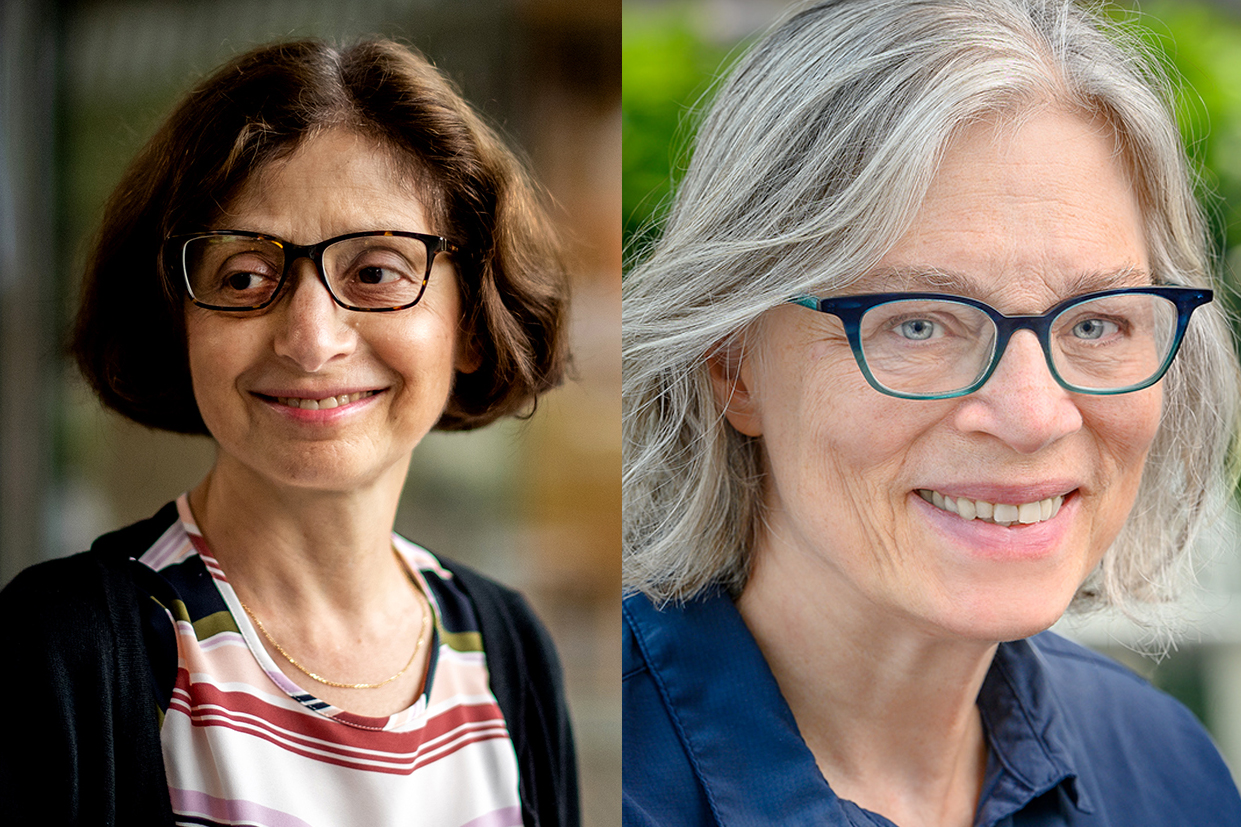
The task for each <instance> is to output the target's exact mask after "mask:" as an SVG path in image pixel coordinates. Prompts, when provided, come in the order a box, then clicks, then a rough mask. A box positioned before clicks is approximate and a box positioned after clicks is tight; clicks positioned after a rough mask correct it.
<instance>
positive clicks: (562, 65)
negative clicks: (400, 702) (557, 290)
mask: <svg viewBox="0 0 1241 827" xmlns="http://www.w3.org/2000/svg"><path fill="white" fill-rule="evenodd" d="M365 35H380V36H386V37H392V38H396V39H398V40H401V41H403V42H405V43H407V44H410V45H412V46H414V47H416V48H418V49H419V50H421V51H422V52H423V53H424V54H426V55H427V56H428V57H429V58H430V59H431V60H432V61H433V62H434V63H436V64H437V65H438V66H439V67H440V68H441V69H443V70H444V71H445V72H446V73H447V74H448V75H449V76H451V77H452V78H453V79H454V80H455V81H456V82H457V83H458V84H459V86H460V88H461V89H462V91H463V92H464V95H465V97H466V98H467V99H468V100H469V101H471V102H472V103H473V104H474V105H475V106H476V107H477V108H478V109H480V110H481V111H482V112H483V113H484V114H485V116H487V117H488V119H489V120H490V121H491V122H492V123H493V124H495V125H497V126H498V127H499V128H500V130H501V132H502V133H503V134H504V135H505V136H506V137H507V138H508V139H509V142H510V144H511V145H513V146H515V148H516V149H518V151H519V152H520V153H521V154H523V155H525V156H526V157H527V159H528V160H529V162H530V165H531V167H532V168H533V170H534V174H535V177H536V179H538V180H539V181H540V182H541V183H542V184H543V185H544V186H545V187H546V189H547V190H548V193H549V195H550V199H551V201H552V202H553V203H554V214H555V218H556V219H557V221H558V222H559V224H560V226H561V227H562V228H563V231H564V236H565V237H566V239H567V240H568V243H569V256H570V263H571V271H572V274H573V285H572V286H573V292H574V304H573V321H572V340H573V348H574V354H575V362H574V378H573V380H571V381H570V382H568V383H567V384H566V386H565V387H563V388H561V389H558V390H556V391H554V392H552V393H550V394H549V395H547V397H546V398H545V399H544V400H542V401H540V403H539V407H538V411H537V413H536V414H535V416H534V417H533V418H531V419H529V420H527V421H509V422H503V423H499V424H497V425H493V426H491V427H489V428H486V429H483V430H481V431H476V432H473V433H467V434H453V435H446V434H432V435H431V436H429V437H428V438H427V439H426V440H425V441H424V443H423V444H422V445H421V446H420V447H419V448H418V450H417V451H416V452H415V455H414V462H413V468H412V471H411V475H410V479H409V482H408V485H407V486H406V490H405V494H404V497H403V500H402V504H401V509H400V513H399V516H398V521H397V529H398V531H400V532H401V533H402V534H404V535H406V536H408V537H410V538H411V539H413V540H415V541H417V542H419V543H422V544H423V545H425V546H427V547H428V548H430V549H432V550H433V551H436V552H438V553H441V554H443V555H445V556H447V557H450V558H453V559H457V560H460V561H462V562H465V563H468V564H471V565H474V566H477V567H478V568H480V569H482V570H484V571H486V572H487V573H489V574H491V575H493V576H495V577H496V578H498V579H499V580H501V581H504V582H506V583H509V584H511V585H514V586H516V587H518V588H520V589H521V590H523V591H524V592H525V593H526V594H527V595H528V596H529V597H530V598H531V602H532V603H533V604H534V605H535V608H536V610H537V611H538V612H539V614H540V615H541V616H542V617H543V619H544V621H545V622H546V623H547V624H548V625H549V627H550V629H551V632H552V635H553V637H554V638H555V639H556V642H557V644H558V647H559V649H560V653H561V657H562V659H563V660H564V661H565V671H566V679H567V682H568V688H569V701H570V707H571V712H572V715H573V717H574V722H575V726H576V732H577V737H578V751H579V762H580V766H581V770H582V776H583V782H584V789H583V802H584V810H585V824H587V825H591V827H605V825H618V824H619V823H620V706H619V695H620V681H619V673H620V655H619V640H620V639H619V616H618V612H617V609H618V597H619V582H620V580H619V577H620V575H619V570H620V563H619V560H620V482H619V479H620V406H619V394H620V355H619V346H620V272H621V237H620V224H621V217H620V212H619V205H620V188H621V182H620V118H621V114H620V55H619V45H620V1H619V0H595V2H590V3H577V2H572V0H470V1H469V2H460V0H350V1H349V2H340V0H271V2H264V3H255V2H249V0H125V1H122V0H77V2H56V3H48V2H42V0H3V6H2V10H0V60H2V61H3V62H2V65H0V585H2V584H4V583H7V582H8V580H9V579H10V578H11V577H12V576H13V575H14V574H16V573H17V572H18V571H20V570H21V569H22V568H24V567H25V566H27V565H30V564H31V563H34V562H37V561H39V560H42V559H46V558H49V557H54V556H58V555H63V554H68V553H72V552H76V551H80V550H82V549H85V548H86V547H87V546H88V545H89V544H90V542H91V540H92V539H94V537H96V536H97V535H99V534H100V533H103V532H105V531H108V530H111V529H113V528H116V527H119V526H122V525H125V524H127V523H130V522H132V521H134V520H138V519H142V518H144V517H148V516H150V515H151V514H153V513H154V512H155V511H156V510H157V509H159V508H160V506H161V505H163V504H164V503H165V502H166V501H168V500H169V499H172V498H174V497H175V496H176V495H177V494H179V493H180V492H182V491H184V490H186V489H188V488H190V487H192V486H193V485H194V484H195V483H196V482H197V481H198V480H199V479H200V478H201V477H202V475H203V474H204V473H205V471H206V469H207V468H208V467H209V465H210V463H211V460H212V457H213V447H212V443H211V441H210V440H207V439H205V438H188V437H180V436H174V435H170V434H164V433H160V432H155V431H151V430H148V429H146V428H143V427H140V426H137V425H134V424H132V423H129V422H128V421H126V420H123V419H122V418H120V417H119V416H116V415H114V414H111V413H108V412H105V411H103V410H102V409H101V408H100V406H99V405H98V403H97V402H96V401H95V400H94V398H93V396H92V395H91V393H90V392H89V390H88V389H87V388H86V387H85V384H84V382H83V381H82V380H81V379H80V378H79V377H78V375H77V372H76V369H75V368H73V367H72V366H71V365H70V364H68V363H67V362H66V360H65V359H64V358H63V356H62V348H63V340H64V336H65V331H66V329H67V326H68V324H69V320H70V319H71V317H72V313H73V308H74V305H75V302H76V297H77V291H78V283H79V275H80V271H81V266H82V260H83V255H84V250H85V247H86V244H87V241H88V239H89V237H90V235H91V233H92V232H93V231H94V228H95V225H96V224H97V222H98V220H99V216H100V214H101V208H102V205H103V202H104V200H105V199H106V197H107V196H108V194H109V192H110V191H111V189H112V187H113V186H114V184H115V183H116V181H117V180H118V179H119V177H120V174H121V171H122V169H123V168H124V166H125V165H126V164H127V163H128V160H129V159H130V158H131V157H132V155H133V154H134V153H135V151H136V150H137V149H138V148H139V147H140V146H141V145H142V143H143V142H144V141H145V140H146V138H147V137H148V136H149V135H150V134H151V133H152V132H153V131H154V129H155V127H156V126H157V124H158V123H159V121H160V120H161V118H162V117H163V116H164V115H165V114H166V113H167V111H168V109H169V108H170V106H171V105H172V102H173V101H174V100H175V99H176V98H177V97H178V96H179V95H180V94H181V93H183V92H184V91H186V90H187V89H188V88H189V87H190V86H191V85H193V84H194V83H196V82H197V81H198V80H200V79H202V78H203V77H205V76H206V75H207V74H208V73H209V72H210V71H211V70H212V69H214V68H215V67H216V66H218V65H219V64H220V63H222V62H224V61H225V60H227V59H228V58H230V57H231V56H233V55H235V54H238V53H240V52H242V51H245V50H246V49H248V48H250V47H251V46H253V45H255V44H258V43H261V42H266V41H270V40H275V39H285V38H294V37H302V36H319V37H326V38H328V39H330V40H334V41H337V42H340V41H348V40H350V39H353V38H356V37H359V36H365ZM135 323H138V324H140V323H141V320H135Z"/></svg>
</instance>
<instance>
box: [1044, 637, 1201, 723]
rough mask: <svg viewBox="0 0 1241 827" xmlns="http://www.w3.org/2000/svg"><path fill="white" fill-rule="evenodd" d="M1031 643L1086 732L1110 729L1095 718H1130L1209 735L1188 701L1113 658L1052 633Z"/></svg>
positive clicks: (1129, 720)
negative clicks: (1169, 693) (1161, 687)
mask: <svg viewBox="0 0 1241 827" xmlns="http://www.w3.org/2000/svg"><path fill="white" fill-rule="evenodd" d="M1029 644H1030V648H1031V650H1032V651H1033V652H1034V653H1035V655H1036V656H1037V657H1038V658H1039V659H1040V660H1041V662H1042V663H1043V664H1044V667H1045V670H1046V675H1047V678H1048V681H1049V682H1050V684H1051V685H1052V686H1053V687H1054V688H1055V691H1056V695H1057V697H1058V699H1059V701H1060V703H1061V706H1062V708H1063V709H1064V711H1065V712H1066V713H1067V714H1068V715H1069V716H1070V717H1071V718H1072V719H1074V720H1075V721H1076V722H1077V723H1079V724H1080V725H1081V726H1082V727H1084V729H1083V730H1082V731H1083V732H1088V733H1093V732H1094V731H1095V729H1099V730H1101V731H1107V730H1106V728H1105V727H1094V726H1091V722H1099V723H1103V722H1109V721H1115V720H1124V721H1126V722H1127V723H1128V726H1129V728H1133V727H1151V728H1155V729H1166V730H1171V731H1177V732H1184V733H1185V734H1187V735H1191V736H1197V735H1199V734H1205V733H1204V730H1203V728H1202V725H1201V724H1199V723H1198V720H1197V719H1196V718H1195V717H1194V715H1193V713H1191V712H1190V711H1189V710H1188V709H1186V708H1185V706H1184V705H1183V704H1181V703H1180V702H1179V701H1177V700H1176V699H1175V698H1173V697H1172V696H1170V695H1168V694H1166V693H1164V692H1162V691H1160V690H1159V689H1156V688H1155V687H1154V686H1152V685H1151V684H1150V683H1149V682H1147V681H1146V680H1145V679H1144V678H1142V677H1140V676H1138V675H1137V674H1136V673H1134V672H1133V671H1132V670H1130V669H1129V668H1127V667H1125V666H1123V665H1121V664H1120V663H1118V662H1116V661H1114V660H1112V659H1111V658H1109V657H1106V656H1104V655H1101V654H1099V653H1098V652H1094V651H1092V650H1090V649H1087V648H1086V647H1084V646H1082V645H1080V644H1078V643H1074V642H1073V641H1070V640H1067V639H1066V638H1063V637H1061V636H1059V635H1056V634H1054V633H1051V632H1044V633H1043V634H1041V635H1037V636H1035V637H1033V638H1030V639H1029Z"/></svg>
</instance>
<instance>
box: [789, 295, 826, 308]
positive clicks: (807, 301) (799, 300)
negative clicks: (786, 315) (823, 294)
mask: <svg viewBox="0 0 1241 827" xmlns="http://www.w3.org/2000/svg"><path fill="white" fill-rule="evenodd" d="M788 301H789V304H800V305H801V306H802V307H808V308H810V309H811V310H818V309H819V299H818V298H817V297H816V296H793V297H792V298H790V299H789V300H788Z"/></svg>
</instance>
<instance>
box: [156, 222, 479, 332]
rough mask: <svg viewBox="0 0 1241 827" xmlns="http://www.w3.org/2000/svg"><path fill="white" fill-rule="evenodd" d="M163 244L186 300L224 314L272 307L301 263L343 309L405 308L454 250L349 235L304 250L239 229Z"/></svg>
mask: <svg viewBox="0 0 1241 827" xmlns="http://www.w3.org/2000/svg"><path fill="white" fill-rule="evenodd" d="M164 244H165V246H164V260H165V261H166V262H167V264H168V269H169V271H170V272H173V271H178V270H179V271H180V274H181V277H182V278H183V280H184V283H185V289H186V292H187V293H188V294H189V298H190V301H192V302H194V304H196V305H198V306H199V307H205V308H207V309H208V310H222V311H225V312H245V311H255V310H262V309H263V308H265V307H267V306H269V305H271V304H272V303H273V302H275V301H276V299H277V298H279V297H280V295H281V292H282V291H283V289H284V285H285V282H286V280H287V279H288V276H289V271H290V270H291V269H292V264H293V262H294V261H296V260H297V259H299V258H309V259H310V260H311V261H312V262H314V265H315V270H316V272H317V273H318V274H319V279H320V280H321V281H322V282H323V284H324V286H325V287H327V290H328V293H330V294H331V295H332V299H333V300H334V301H335V302H336V303H337V304H338V305H340V306H341V307H344V308H346V309H348V310H358V311H362V312H370V313H373V312H385V311H392V310H404V309H406V308H408V307H413V306H414V305H415V304H417V303H418V300H419V299H421V298H422V294H423V293H424V292H426V288H427V282H428V281H429V280H430V278H431V265H432V264H434V263H435V256H436V254H437V253H444V252H446V253H454V252H457V249H458V248H457V247H456V245H454V244H452V243H451V242H450V241H448V240H447V239H444V238H441V237H439V236H435V235H427V234H425V233H408V232H401V231H397V230H380V231H375V232H361V233H348V234H346V235H339V236H336V237H335V238H329V239H327V240H325V241H320V242H319V243H318V244H308V245H301V244H290V243H289V242H287V241H284V240H283V239H279V238H275V237H273V236H269V235H263V234H261V233H251V232H246V231H244V230H210V231H208V232H202V233H194V234H190V235H177V236H171V237H169V238H168V239H167V240H166V241H165V243H164Z"/></svg>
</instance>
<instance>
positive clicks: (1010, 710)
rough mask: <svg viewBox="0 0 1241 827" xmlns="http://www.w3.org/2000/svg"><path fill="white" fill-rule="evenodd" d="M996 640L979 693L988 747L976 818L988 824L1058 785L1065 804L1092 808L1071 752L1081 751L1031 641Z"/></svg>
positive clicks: (1033, 642)
mask: <svg viewBox="0 0 1241 827" xmlns="http://www.w3.org/2000/svg"><path fill="white" fill-rule="evenodd" d="M1037 641H1038V637H1034V638H1031V639H1028V640H1016V641H1011V642H1009V643H1001V644H1000V645H999V648H998V649H997V650H996V653H995V659H994V660H993V661H992V663H991V668H990V670H988V672H987V677H986V679H985V680H984V681H983V685H982V689H981V690H980V691H979V693H978V708H979V711H980V713H981V714H982V720H983V726H984V728H985V729H986V731H987V739H988V742H989V746H990V748H991V758H990V764H991V766H990V767H989V768H988V772H987V776H988V777H987V782H986V789H984V794H983V800H982V808H981V810H980V816H986V817H980V818H979V822H980V823H982V824H991V823H995V822H997V821H999V820H1000V819H1001V818H1003V817H1005V816H1007V815H1009V814H1011V813H1014V812H1016V811H1018V810H1020V809H1021V808H1022V807H1024V806H1026V805H1027V804H1028V803H1030V801H1032V800H1033V799H1035V798H1038V797H1039V796H1041V795H1044V794H1046V793H1048V792H1050V791H1051V790H1053V789H1055V788H1056V787H1061V789H1062V790H1063V791H1064V793H1065V796H1066V797H1067V799H1068V802H1069V804H1071V805H1072V806H1074V807H1076V808H1077V809H1078V810H1080V811H1082V812H1083V813H1090V812H1093V810H1094V805H1093V804H1092V803H1091V797H1090V795H1089V793H1088V792H1087V789H1086V786H1087V785H1085V784H1084V783H1083V781H1082V773H1081V771H1080V768H1079V767H1078V766H1076V762H1075V760H1074V757H1073V756H1074V754H1075V753H1076V754H1078V755H1080V754H1083V752H1082V750H1081V748H1080V746H1079V747H1078V749H1076V750H1075V749H1073V747H1074V746H1075V745H1077V744H1078V742H1079V741H1080V737H1079V736H1078V734H1077V733H1076V732H1075V731H1074V730H1073V729H1072V727H1071V726H1069V724H1068V721H1067V718H1066V716H1065V714H1064V712H1063V709H1062V706H1061V703H1060V700H1059V698H1058V697H1057V695H1056V691H1055V689H1054V687H1053V686H1052V683H1051V680H1050V678H1049V676H1048V671H1047V670H1048V665H1047V662H1046V660H1045V659H1044V657H1043V655H1042V654H1041V653H1040V652H1039V649H1038V647H1037V646H1036V645H1035V643H1036V642H1037Z"/></svg>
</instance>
